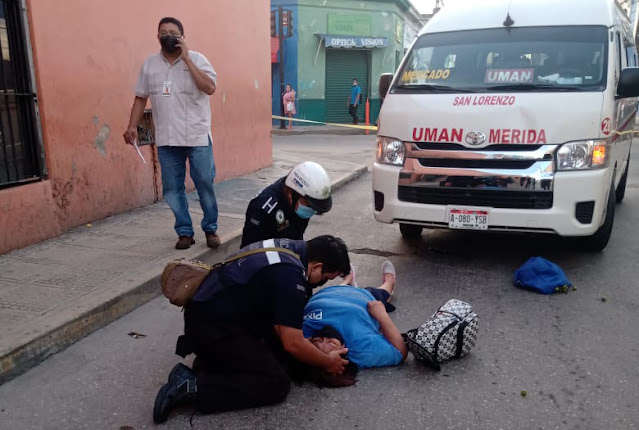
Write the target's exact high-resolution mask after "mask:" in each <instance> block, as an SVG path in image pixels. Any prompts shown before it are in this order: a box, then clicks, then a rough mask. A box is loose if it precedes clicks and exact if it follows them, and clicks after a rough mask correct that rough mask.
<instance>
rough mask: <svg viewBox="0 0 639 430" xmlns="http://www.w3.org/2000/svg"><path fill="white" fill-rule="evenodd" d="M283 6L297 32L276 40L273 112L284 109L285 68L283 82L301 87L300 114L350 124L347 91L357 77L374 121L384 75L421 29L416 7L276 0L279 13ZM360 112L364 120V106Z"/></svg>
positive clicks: (384, 0) (402, 0) (395, 2)
mask: <svg viewBox="0 0 639 430" xmlns="http://www.w3.org/2000/svg"><path fill="white" fill-rule="evenodd" d="M280 9H281V10H283V11H285V12H286V11H290V17H291V18H288V16H287V18H286V21H285V25H290V26H291V30H292V31H289V33H290V34H291V35H290V37H286V38H285V39H284V40H283V44H282V48H283V49H281V50H278V48H279V45H278V44H277V43H276V42H274V43H273V45H272V46H273V51H274V54H273V55H272V75H273V104H272V109H273V113H274V114H275V115H278V114H280V113H281V108H282V103H281V101H280V100H281V91H282V87H283V86H282V85H281V84H282V81H281V78H280V76H281V73H282V72H283V74H284V83H285V84H291V86H292V87H293V89H294V90H295V91H296V92H297V115H296V116H297V117H298V118H302V119H309V120H314V121H322V122H337V123H348V122H350V121H351V118H350V116H349V115H348V106H347V101H348V95H349V93H350V88H351V85H352V81H353V79H354V78H356V79H357V80H358V81H359V85H360V87H361V89H362V103H364V102H365V101H366V100H367V99H368V100H369V102H370V122H371V123H374V122H375V121H376V119H377V115H378V113H379V107H380V98H379V93H378V90H377V82H378V78H379V75H380V74H382V73H387V72H394V71H395V70H396V68H397V67H398V66H399V63H400V61H401V59H402V58H403V56H404V53H405V51H406V49H407V48H408V47H409V46H410V44H411V43H412V41H413V40H414V38H415V36H416V35H417V32H418V31H419V29H421V27H422V25H423V21H422V17H421V15H420V14H419V13H418V12H417V10H416V9H415V8H414V7H413V6H412V4H411V3H410V2H409V1H408V0H369V1H353V0H326V1H322V2H317V1H314V0H272V1H271V10H272V11H275V12H276V15H277V11H279V10H280ZM276 21H277V23H276V24H277V25H278V28H277V30H279V24H280V20H278V19H276ZM289 21H290V22H289ZM284 32H287V29H286V27H285V28H284ZM275 33H276V34H275V35H276V36H278V35H279V31H276V32H275ZM282 51H283V52H282ZM282 53H283V61H282ZM282 64H283V70H281V69H280V68H281V67H282ZM358 113H359V117H360V118H361V119H362V120H363V119H364V115H365V111H364V106H363V105H362V106H361V107H360V109H359V112H358Z"/></svg>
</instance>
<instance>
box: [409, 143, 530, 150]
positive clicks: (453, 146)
mask: <svg viewBox="0 0 639 430" xmlns="http://www.w3.org/2000/svg"><path fill="white" fill-rule="evenodd" d="M413 145H416V146H417V147H418V148H419V149H435V150H438V151H478V150H480V151H499V152H505V151H506V152H507V151H536V150H538V149H539V148H541V146H542V145H532V144H531V145H522V144H504V143H497V144H494V145H488V146H485V147H483V148H481V149H478V148H468V147H466V146H464V145H460V144H459V143H429V142H414V143H413Z"/></svg>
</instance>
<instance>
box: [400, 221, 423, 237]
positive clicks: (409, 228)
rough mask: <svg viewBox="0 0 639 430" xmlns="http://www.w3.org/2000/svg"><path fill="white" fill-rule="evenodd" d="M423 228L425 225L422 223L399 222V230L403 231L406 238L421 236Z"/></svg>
mask: <svg viewBox="0 0 639 430" xmlns="http://www.w3.org/2000/svg"><path fill="white" fill-rule="evenodd" d="M423 229H424V227H422V226H421V225H415V224H403V223H400V224H399V231H400V232H401V233H402V236H404V237H405V238H415V237H419V236H421V234H422V230H423Z"/></svg>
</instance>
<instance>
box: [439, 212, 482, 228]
mask: <svg viewBox="0 0 639 430" xmlns="http://www.w3.org/2000/svg"><path fill="white" fill-rule="evenodd" d="M488 215H489V214H488V211H487V210H486V209H462V208H449V209H448V228H454V229H463V230H488Z"/></svg>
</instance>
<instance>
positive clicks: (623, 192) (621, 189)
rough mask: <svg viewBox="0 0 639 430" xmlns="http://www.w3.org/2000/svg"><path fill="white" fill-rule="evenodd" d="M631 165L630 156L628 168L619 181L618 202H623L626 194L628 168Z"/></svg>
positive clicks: (616, 194) (616, 198) (616, 193)
mask: <svg viewBox="0 0 639 430" xmlns="http://www.w3.org/2000/svg"><path fill="white" fill-rule="evenodd" d="M629 167H630V158H628V162H627V163H626V170H625V171H624V172H623V176H622V177H621V181H619V185H618V186H617V189H616V190H615V201H616V202H617V203H621V201H622V200H623V198H624V196H625V195H626V182H628V168H629Z"/></svg>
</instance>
